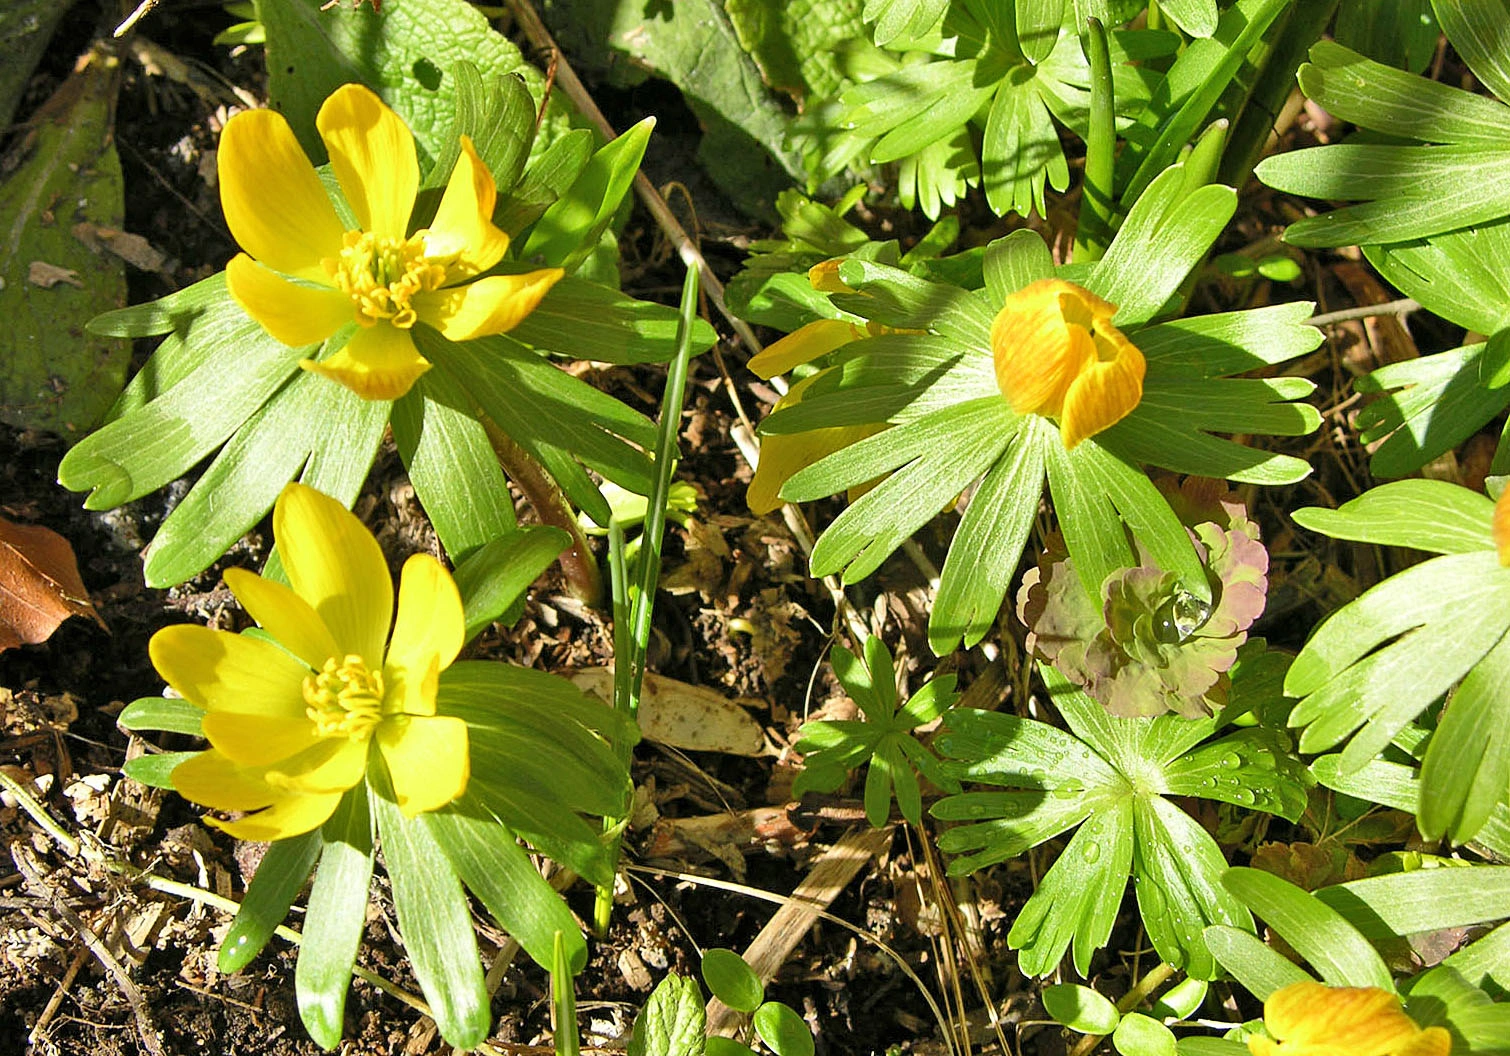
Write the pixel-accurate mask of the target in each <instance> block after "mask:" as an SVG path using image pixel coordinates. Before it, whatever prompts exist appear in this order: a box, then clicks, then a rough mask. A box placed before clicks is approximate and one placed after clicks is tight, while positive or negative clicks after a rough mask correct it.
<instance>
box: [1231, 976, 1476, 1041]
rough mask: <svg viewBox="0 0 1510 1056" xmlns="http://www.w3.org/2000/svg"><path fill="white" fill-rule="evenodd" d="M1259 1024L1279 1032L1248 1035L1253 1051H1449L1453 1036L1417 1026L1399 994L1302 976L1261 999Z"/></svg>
mask: <svg viewBox="0 0 1510 1056" xmlns="http://www.w3.org/2000/svg"><path fill="white" fill-rule="evenodd" d="M1264 1026H1265V1027H1267V1028H1268V1031H1269V1033H1270V1034H1273V1035H1274V1037H1276V1038H1278V1039H1279V1041H1278V1042H1275V1041H1272V1040H1270V1039H1269V1038H1257V1037H1254V1038H1249V1039H1248V1051H1249V1052H1251V1053H1252V1054H1253V1056H1448V1053H1449V1052H1451V1051H1452V1036H1451V1035H1449V1034H1448V1033H1447V1031H1445V1030H1443V1029H1442V1028H1441V1027H1427V1028H1426V1029H1425V1030H1422V1029H1421V1028H1420V1027H1418V1026H1416V1023H1415V1020H1413V1019H1411V1018H1410V1017H1409V1016H1407V1015H1406V1014H1405V1010H1404V1009H1403V1008H1401V1007H1400V999H1399V998H1398V997H1396V996H1395V995H1394V994H1392V993H1390V992H1389V991H1387V990H1380V989H1379V988H1378V987H1373V986H1365V987H1350V986H1326V985H1324V984H1322V983H1317V982H1311V981H1309V980H1307V981H1306V982H1303V983H1292V984H1291V985H1289V986H1286V987H1284V988H1283V989H1280V990H1276V991H1275V992H1274V993H1272V994H1270V995H1269V999H1268V1000H1267V1001H1265V1002H1264Z"/></svg>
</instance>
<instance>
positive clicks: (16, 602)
mask: <svg viewBox="0 0 1510 1056" xmlns="http://www.w3.org/2000/svg"><path fill="white" fill-rule="evenodd" d="M70 616H89V617H91V618H92V619H93V620H94V621H95V622H96V623H98V624H99V625H100V626H101V627H104V626H105V621H104V620H102V619H100V614H99V613H97V612H95V611H94V605H93V604H92V603H91V602H90V600H89V594H88V592H87V591H85V590H84V583H83V581H82V580H80V579H79V565H78V561H77V560H75V558H74V556H73V547H71V546H69V545H68V540H67V539H64V538H63V537H62V536H61V535H59V534H58V533H57V532H55V531H53V530H52V529H50V528H43V527H42V526H41V525H37V524H12V523H11V522H10V521H7V520H5V519H4V518H0V650H5V649H10V648H12V647H13V646H17V645H23V644H26V645H32V644H35V643H37V642H45V641H46V640H47V639H48V638H49V637H51V636H52V632H53V631H55V630H57V627H58V624H60V623H62V622H63V621H64V620H66V619H68V617H70Z"/></svg>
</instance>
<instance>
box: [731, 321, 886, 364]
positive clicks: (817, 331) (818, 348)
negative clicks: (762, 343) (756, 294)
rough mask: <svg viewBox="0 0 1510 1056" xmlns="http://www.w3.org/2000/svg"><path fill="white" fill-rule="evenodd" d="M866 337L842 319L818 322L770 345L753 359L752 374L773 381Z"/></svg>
mask: <svg viewBox="0 0 1510 1056" xmlns="http://www.w3.org/2000/svg"><path fill="white" fill-rule="evenodd" d="M862 336H864V335H863V334H862V333H861V331H860V330H859V329H858V328H857V327H856V326H855V325H854V324H853V323H848V322H845V321H844V320H843V319H817V320H814V321H813V322H811V323H807V324H806V325H804V326H799V327H798V328H797V329H796V330H793V331H792V332H791V333H790V334H787V335H786V336H785V337H783V338H781V339H780V340H779V341H774V342H772V343H771V344H769V345H767V346H766V347H765V348H764V349H762V350H761V351H759V352H757V353H756V354H755V355H753V356H751V357H750V362H749V364H748V366H749V368H750V372H751V373H752V374H754V375H755V376H756V377H760V378H774V377H775V376H776V375H777V374H785V373H786V372H787V371H789V370H791V369H792V368H793V367H795V366H798V365H799V364H802V363H811V362H812V361H813V360H815V359H817V358H818V357H819V356H826V355H828V354H829V353H830V352H832V351H833V350H834V349H836V348H842V347H844V346H845V345H847V344H849V343H850V342H851V341H855V340H858V339H859V338H860V337H862Z"/></svg>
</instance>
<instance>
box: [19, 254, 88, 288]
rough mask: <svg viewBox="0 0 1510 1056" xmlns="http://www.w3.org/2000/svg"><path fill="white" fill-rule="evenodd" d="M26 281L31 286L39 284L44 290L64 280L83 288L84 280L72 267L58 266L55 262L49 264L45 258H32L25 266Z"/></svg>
mask: <svg viewBox="0 0 1510 1056" xmlns="http://www.w3.org/2000/svg"><path fill="white" fill-rule="evenodd" d="M26 281H27V282H29V283H31V284H32V285H33V286H40V287H42V289H44V290H50V289H52V288H53V287H54V286H56V285H58V283H60V282H66V283H67V284H68V285H70V286H77V287H78V288H79V289H81V290H82V289H83V288H84V282H83V280H82V279H80V278H79V273H78V272H76V271H74V270H73V269H72V268H60V267H58V265H56V264H49V263H47V261H45V260H34V261H32V262H31V263H30V264H29V265H27V268H26Z"/></svg>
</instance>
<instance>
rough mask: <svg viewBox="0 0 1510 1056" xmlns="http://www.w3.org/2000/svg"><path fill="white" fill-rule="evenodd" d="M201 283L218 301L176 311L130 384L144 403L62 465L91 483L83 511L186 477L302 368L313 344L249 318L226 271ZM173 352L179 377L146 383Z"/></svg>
mask: <svg viewBox="0 0 1510 1056" xmlns="http://www.w3.org/2000/svg"><path fill="white" fill-rule="evenodd" d="M201 287H203V288H204V293H203V295H202V296H204V297H205V298H206V299H207V300H208V299H209V298H211V297H213V300H209V304H208V305H207V306H206V307H205V308H204V309H203V310H202V311H199V312H194V313H193V314H188V313H187V312H186V313H185V314H184V315H177V316H176V318H175V319H174V322H175V325H178V326H181V327H182V329H180V330H176V331H175V332H174V334H173V335H172V336H170V337H169V338H168V339H167V340H166V341H164V342H163V343H162V345H161V346H159V348H158V350H157V352H156V353H155V354H154V355H153V357H152V359H150V360H149V361H148V362H147V366H146V367H145V368H144V369H143V370H142V372H141V373H140V374H139V375H138V376H137V380H135V381H133V382H132V384H131V387H130V388H129V389H128V390H127V395H128V396H131V395H132V394H133V390H134V391H135V392H136V393H138V394H140V398H141V399H142V400H143V402H142V403H141V404H138V405H135V406H132V407H130V408H129V409H128V410H127V411H126V413H124V414H123V415H121V416H120V417H118V418H115V419H113V420H112V421H110V422H109V423H108V424H107V425H105V426H104V427H103V428H101V429H98V430H96V431H95V432H94V433H92V434H90V435H89V436H87V437H85V438H84V439H83V440H82V441H80V442H79V443H78V444H77V445H75V446H74V447H73V449H72V450H70V451H69V452H68V454H67V455H66V456H65V457H64V459H63V462H62V464H61V465H60V466H59V467H58V481H59V483H61V484H62V485H63V486H64V487H65V488H68V489H70V490H72V491H84V490H86V489H91V490H92V493H91V494H90V495H89V497H88V498H86V499H85V500H84V506H85V508H86V509H91V510H107V509H111V508H112V507H115V506H119V505H121V504H122V503H126V502H130V501H131V500H133V499H138V498H141V497H142V496H143V495H145V494H147V493H148V492H150V491H155V490H156V489H157V488H160V487H162V486H163V485H164V484H166V483H168V482H169V481H171V480H175V479H177V478H178V477H180V476H182V475H183V473H184V472H185V471H186V470H188V469H189V467H191V466H192V465H194V463H196V462H198V461H199V460H200V459H202V458H204V456H205V455H207V454H209V453H210V452H211V451H213V450H215V449H216V448H217V447H219V446H220V445H221V444H223V443H225V441H226V440H227V438H229V437H230V436H231V434H233V433H234V432H235V431H236V430H237V429H238V428H239V427H240V426H241V425H242V423H243V422H245V421H246V420H247V418H248V417H249V416H250V415H252V414H253V413H254V412H255V411H256V410H257V409H258V408H259V407H261V406H262V405H263V404H264V403H266V402H267V400H268V399H269V398H270V397H271V396H272V394H273V393H274V392H275V391H277V389H278V388H279V386H281V385H282V384H283V383H284V382H285V381H286V380H287V379H288V378H289V376H290V375H291V374H293V373H298V365H297V364H298V361H299V358H300V357H301V356H303V355H305V354H306V353H307V352H308V351H309V350H307V349H295V348H289V347H288V346H286V345H284V344H282V343H280V342H279V341H277V340H275V339H274V338H273V337H272V336H271V335H269V334H268V333H267V331H265V330H263V329H262V326H261V325H260V324H259V323H257V322H255V321H254V320H252V319H251V318H249V317H248V316H247V314H246V313H245V312H243V311H242V310H241V308H240V306H239V305H237V304H236V303H235V302H234V301H232V300H231V299H230V295H229V294H228V293H225V292H224V291H225V278H224V276H223V275H218V276H215V277H213V278H211V279H207V280H205V281H204V282H203V283H201V284H199V286H196V287H192V289H195V290H199V289H200V288H201ZM185 292H187V291H185ZM175 296H182V295H181V294H180V295H175ZM195 300H198V298H197V297H196V298H195ZM128 311H134V309H128ZM174 359H177V360H179V362H178V363H174V364H173V369H170V371H168V372H167V373H168V374H169V375H170V378H172V376H173V375H177V376H178V378H175V379H172V380H175V381H176V383H175V384H172V386H171V387H170V388H166V389H163V388H158V389H156V390H155V391H152V390H151V389H149V388H148V386H151V385H153V384H154V383H155V381H156V379H157V378H160V377H161V376H162V374H163V373H164V372H163V371H161V370H160V369H159V365H160V363H161V362H162V361H164V360H167V361H172V360H174ZM188 363H192V368H191V369H189V370H187V371H185V370H184V368H185V366H187V365H188ZM327 384H328V383H327ZM132 403H133V404H135V400H133V401H132ZM238 534H239V533H238ZM217 556H218V555H217Z"/></svg>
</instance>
